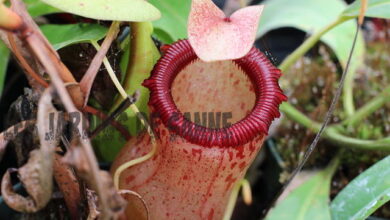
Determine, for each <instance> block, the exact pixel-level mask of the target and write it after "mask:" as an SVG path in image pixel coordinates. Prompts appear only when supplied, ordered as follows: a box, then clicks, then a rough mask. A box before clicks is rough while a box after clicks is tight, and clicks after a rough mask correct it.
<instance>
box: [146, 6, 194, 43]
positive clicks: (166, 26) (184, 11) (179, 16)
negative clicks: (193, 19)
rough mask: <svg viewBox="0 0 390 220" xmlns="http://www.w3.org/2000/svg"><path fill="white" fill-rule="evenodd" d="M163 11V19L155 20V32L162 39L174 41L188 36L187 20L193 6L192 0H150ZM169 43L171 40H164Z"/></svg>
mask: <svg viewBox="0 0 390 220" xmlns="http://www.w3.org/2000/svg"><path fill="white" fill-rule="evenodd" d="M150 3H152V4H153V5H154V6H156V7H157V8H158V9H159V10H160V11H161V16H162V17H161V19H159V20H157V21H154V22H153V26H154V28H155V32H154V34H155V35H156V36H157V38H159V39H160V40H163V41H164V40H169V38H167V36H166V35H168V36H170V38H171V39H172V40H173V41H177V40H179V39H185V38H187V20H188V15H189V13H190V8H191V0H180V3H179V2H178V1H177V0H150ZM164 43H169V42H164Z"/></svg>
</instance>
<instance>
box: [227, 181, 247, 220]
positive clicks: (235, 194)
mask: <svg viewBox="0 0 390 220" xmlns="http://www.w3.org/2000/svg"><path fill="white" fill-rule="evenodd" d="M241 187H243V192H244V190H245V191H246V192H245V193H244V194H243V196H248V195H247V193H248V188H249V193H250V191H251V190H250V184H249V182H248V180H246V179H242V180H240V181H238V182H237V183H236V184H235V185H234V187H233V189H232V192H231V194H230V197H229V201H228V204H227V206H226V210H225V214H224V216H223V220H230V219H231V217H232V214H233V211H234V206H235V205H236V201H237V197H238V193H239V192H240V189H241ZM244 188H245V189H244ZM251 197H252V196H251ZM246 199H248V200H249V198H246ZM244 200H245V198H244ZM250 200H251V198H250Z"/></svg>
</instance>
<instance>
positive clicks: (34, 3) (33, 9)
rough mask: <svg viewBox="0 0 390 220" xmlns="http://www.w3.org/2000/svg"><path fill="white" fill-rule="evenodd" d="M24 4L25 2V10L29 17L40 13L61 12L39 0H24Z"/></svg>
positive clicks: (40, 14)
mask: <svg viewBox="0 0 390 220" xmlns="http://www.w3.org/2000/svg"><path fill="white" fill-rule="evenodd" d="M24 4H26V6H27V10H28V12H29V13H30V15H31V17H38V16H42V15H47V14H52V13H57V12H61V10H59V9H57V8H53V7H51V6H50V5H48V4H45V3H43V2H42V1H40V0H24Z"/></svg>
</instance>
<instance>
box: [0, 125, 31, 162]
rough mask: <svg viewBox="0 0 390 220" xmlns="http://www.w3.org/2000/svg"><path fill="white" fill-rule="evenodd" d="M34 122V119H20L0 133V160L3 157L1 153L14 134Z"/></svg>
mask: <svg viewBox="0 0 390 220" xmlns="http://www.w3.org/2000/svg"><path fill="white" fill-rule="evenodd" d="M33 124H35V120H27V121H22V122H20V123H18V124H16V125H14V126H12V127H10V128H8V129H7V130H5V131H3V132H2V133H0V161H1V159H3V155H4V152H5V149H6V147H7V144H8V142H9V141H11V140H12V139H14V138H15V137H16V135H18V134H19V133H20V132H22V131H24V130H25V129H26V128H27V127H29V126H30V125H33Z"/></svg>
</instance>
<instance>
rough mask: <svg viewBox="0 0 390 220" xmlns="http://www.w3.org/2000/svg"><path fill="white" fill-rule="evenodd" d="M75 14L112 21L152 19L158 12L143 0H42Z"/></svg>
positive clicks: (158, 16)
mask: <svg viewBox="0 0 390 220" xmlns="http://www.w3.org/2000/svg"><path fill="white" fill-rule="evenodd" d="M42 1H43V2H45V3H47V4H49V5H51V6H53V7H55V8H59V9H61V10H63V11H66V12H69V13H73V14H76V15H80V16H84V17H88V18H93V19H98V20H112V21H153V20H156V19H159V18H160V16H161V15H160V12H159V11H158V10H157V9H156V8H155V7H154V6H153V5H151V4H149V3H148V2H147V1H145V0H114V1H113V0H93V1H91V0H89V1H86V0H66V1H64V0H42Z"/></svg>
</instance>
